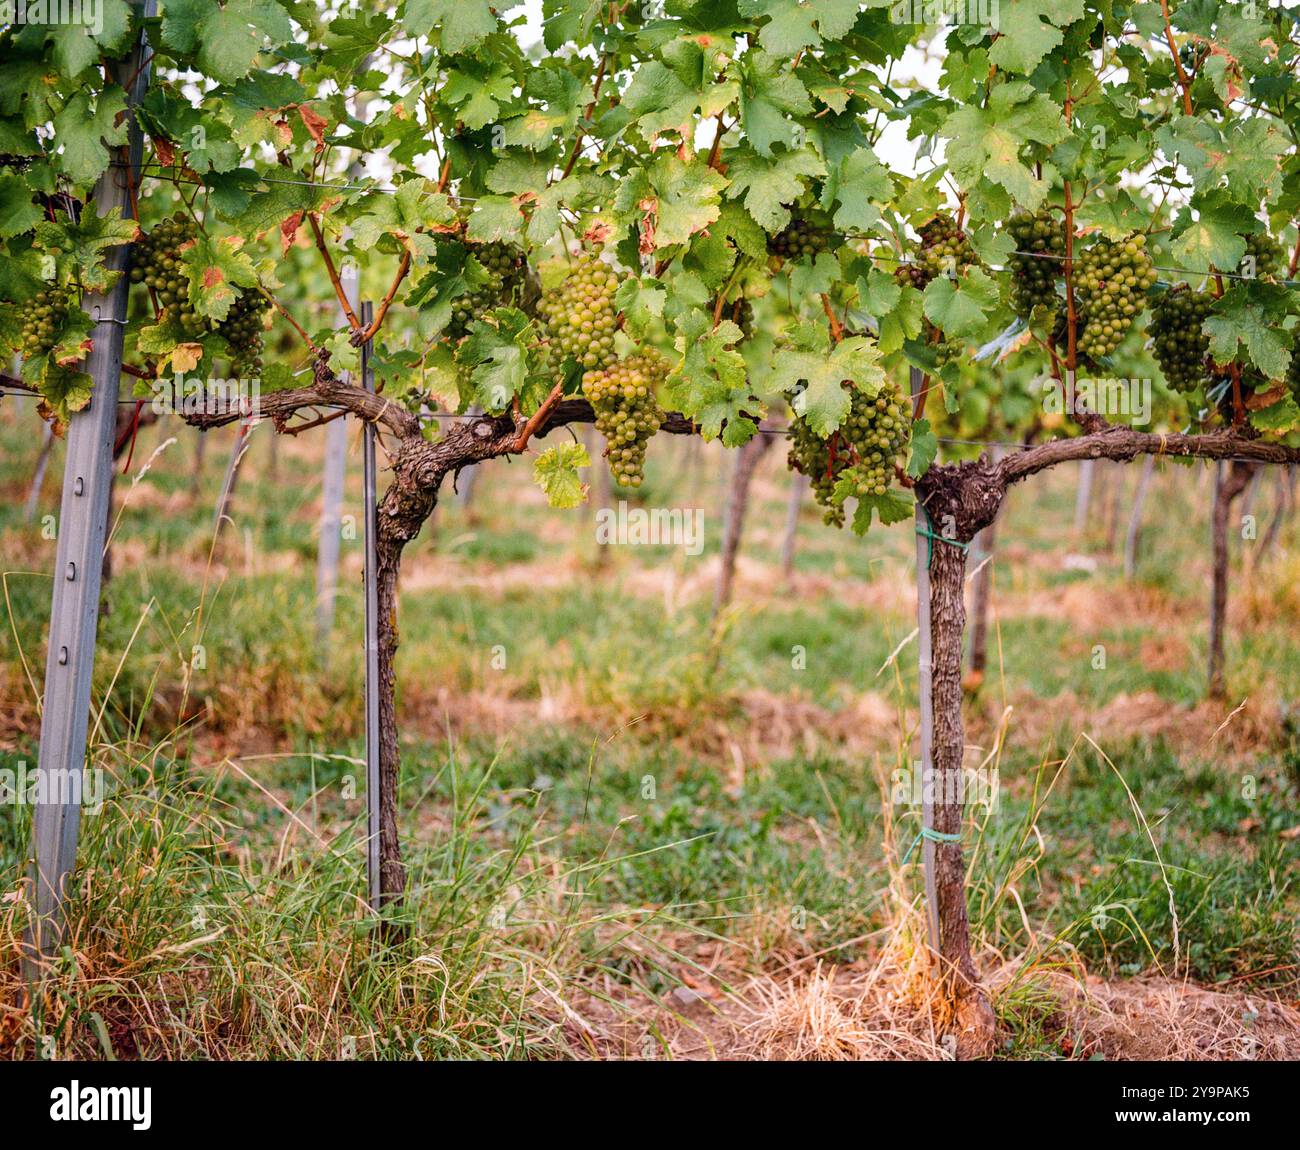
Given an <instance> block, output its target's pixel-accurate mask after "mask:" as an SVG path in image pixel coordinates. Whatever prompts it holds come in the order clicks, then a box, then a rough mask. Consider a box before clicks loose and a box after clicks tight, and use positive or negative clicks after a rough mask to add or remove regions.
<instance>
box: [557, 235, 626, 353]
mask: <svg viewBox="0 0 1300 1150" xmlns="http://www.w3.org/2000/svg"><path fill="white" fill-rule="evenodd" d="M616 291H618V280H617V278H616V276H615V275H614V269H613V268H611V267H610V266H609V265H608V264H606V263H605V262H604V261H602V260H601V259H600V256H599V254H598V253H595V252H593V253H591V254H589V255H586V256H584V257H583V258H582V259H580V260H579V261H578V262H577V263H576V264H575V265H574V266H573V268H572V269H571V270H570V272H569V274H568V275H567V276H565V277H564V280H563V282H562V283H561V284H560V286H559V287H558V288H555V289H554V290H552V291H548V292H544V293H543V294H542V298H541V301H540V302H539V303H538V305H537V308H538V311H539V313H540V314H541V317H542V319H543V321H544V322H545V324H546V334H547V338H548V339H549V341H550V345H551V352H552V354H553V355H555V356H556V357H558V358H559V359H564V358H566V357H568V356H572V357H573V358H574V359H576V360H577V361H578V363H579V364H581V365H582V367H583V368H585V369H586V370H587V371H600V370H601V369H602V368H605V367H608V366H609V365H610V364H611V363H613V361H614V331H615V328H616V327H617V326H618V309H617V308H616V307H615V305H614V293H615V292H616Z"/></svg>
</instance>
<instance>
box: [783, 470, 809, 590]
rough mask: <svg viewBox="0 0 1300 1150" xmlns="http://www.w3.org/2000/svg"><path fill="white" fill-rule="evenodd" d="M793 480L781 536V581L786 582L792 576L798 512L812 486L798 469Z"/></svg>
mask: <svg viewBox="0 0 1300 1150" xmlns="http://www.w3.org/2000/svg"><path fill="white" fill-rule="evenodd" d="M793 480H794V481H793V482H792V483H791V484H790V503H789V505H788V506H787V508H786V512H785V532H784V534H783V535H782V537H781V581H782V582H783V583H787V584H788V583H789V582H790V580H791V579H792V578H793V577H794V551H795V540H796V539H797V537H798V535H799V512H800V511H801V510H802V509H803V503H804V500H805V499H806V498H807V497H808V489H809V488H810V487H811V486H812V480H811V479H809V478H808V476H806V475H803V474H801V473H800V472H798V471H796V472H795V473H794V475H793Z"/></svg>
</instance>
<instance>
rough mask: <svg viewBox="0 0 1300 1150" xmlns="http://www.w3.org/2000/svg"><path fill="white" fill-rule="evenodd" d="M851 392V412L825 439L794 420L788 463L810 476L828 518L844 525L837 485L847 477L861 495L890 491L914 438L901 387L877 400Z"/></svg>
mask: <svg viewBox="0 0 1300 1150" xmlns="http://www.w3.org/2000/svg"><path fill="white" fill-rule="evenodd" d="M850 395H851V406H850V408H849V414H848V415H847V416H846V417H845V419H844V421H843V422H842V424H841V426H840V428H839V430H838V431H836V432H834V433H833V434H832V435H831V436H829V437H828V438H826V439H823V438H822V437H821V436H819V435H818V434H817V433H816V432H814V431H813V430H812V428H811V427H809V426H808V423H807V421H806V420H804V419H802V418H800V419H796V420H795V421H794V424H793V428H792V432H793V433H792V436H791V440H790V455H789V466H790V467H791V468H792V469H793V470H795V471H798V472H800V473H801V474H803V475H806V476H808V478H809V479H810V480H811V483H812V490H813V496H814V498H815V499H816V500H817V502H818V504H820V505H821V507H822V508H823V512H824V515H823V517H824V519H825V521H826V522H827V523H828V524H831V525H833V526H840V527H842V526H843V525H844V508H843V506H842V505H841V504H837V503H836V502H835V499H834V493H835V489H836V487H837V486H838V485H839V484H840V483H841V481H844V480H847V482H848V484H849V486H850V488H851V490H852V492H853V493H854V494H856V495H857V496H858V497H859V498H873V497H878V496H882V495H885V494H886V493H887V492H888V490H889V487H890V484H891V483H892V482H893V479H894V468H895V466H896V465H898V464H901V463H902V462H903V460H904V458H905V456H906V452H907V448H908V445H909V444H910V443H911V438H912V428H911V421H910V419H909V418H906V417H905V416H904V408H903V400H902V396H901V394H900V393H899V391H898V389H897V388H896V387H890V388H889V389H888V390H886V391H882V392H881V393H880V394H879V395H878V396H876V397H874V398H873V397H869V396H867V395H866V393H865V392H862V391H859V390H858V389H857V388H852V389H851V390H850Z"/></svg>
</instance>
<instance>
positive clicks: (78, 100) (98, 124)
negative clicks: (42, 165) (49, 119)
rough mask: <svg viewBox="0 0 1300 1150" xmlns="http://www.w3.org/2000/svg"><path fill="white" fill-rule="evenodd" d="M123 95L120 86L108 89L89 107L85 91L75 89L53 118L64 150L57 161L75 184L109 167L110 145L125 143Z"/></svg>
mask: <svg viewBox="0 0 1300 1150" xmlns="http://www.w3.org/2000/svg"><path fill="white" fill-rule="evenodd" d="M125 112H126V95H125V93H124V92H123V91H122V89H121V88H109V89H107V90H106V91H103V92H101V93H100V94H99V95H98V97H97V98H96V100H95V108H94V110H93V111H92V110H91V107H90V96H89V94H88V93H87V92H78V93H77V94H76V95H75V96H73V97H72V99H71V100H69V101H68V103H67V106H66V107H65V108H64V109H63V111H61V112H60V113H59V114H58V115H57V116H55V117H54V131H55V134H56V136H57V137H58V140H59V143H60V144H62V146H63V151H62V152H61V153H60V154H59V156H58V157H57V160H56V162H57V163H58V165H59V167H60V169H61V170H62V171H64V172H66V173H67V174H68V178H69V179H71V180H72V181H73V183H76V184H89V183H92V182H94V181H95V180H96V179H98V178H99V176H100V175H101V174H102V173H103V172H104V170H105V169H106V168H107V167H108V160H109V152H108V149H109V147H116V146H117V145H119V144H125V143H126V120H125V118H123V120H122V122H121V123H118V122H117V118H118V116H119V115H122V116H124V113H125Z"/></svg>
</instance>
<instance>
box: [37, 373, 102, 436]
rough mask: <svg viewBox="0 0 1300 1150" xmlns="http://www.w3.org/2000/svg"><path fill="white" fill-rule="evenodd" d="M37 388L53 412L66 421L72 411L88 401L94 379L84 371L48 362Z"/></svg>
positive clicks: (93, 385) (79, 408)
mask: <svg viewBox="0 0 1300 1150" xmlns="http://www.w3.org/2000/svg"><path fill="white" fill-rule="evenodd" d="M38 390H39V391H40V393H41V395H42V396H43V397H44V399H45V402H46V403H48V404H49V405H50V408H51V409H52V410H53V412H54V414H55V415H56V416H58V418H59V419H61V420H63V422H65V423H66V422H67V421H68V419H69V418H71V416H72V413H73V412H74V411H80V410H81V409H82V408H83V407H85V406H86V404H88V403H89V402H90V397H91V395H92V394H93V392H94V390H95V381H94V380H93V379H91V378H90V376H89V375H87V374H86V373H85V372H84V371H72V370H70V369H68V368H66V367H59V366H58V365H57V364H50V365H49V367H48V368H47V369H46V371H45V374H44V378H43V379H42V380H41V382H40V384H39V386H38Z"/></svg>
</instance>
